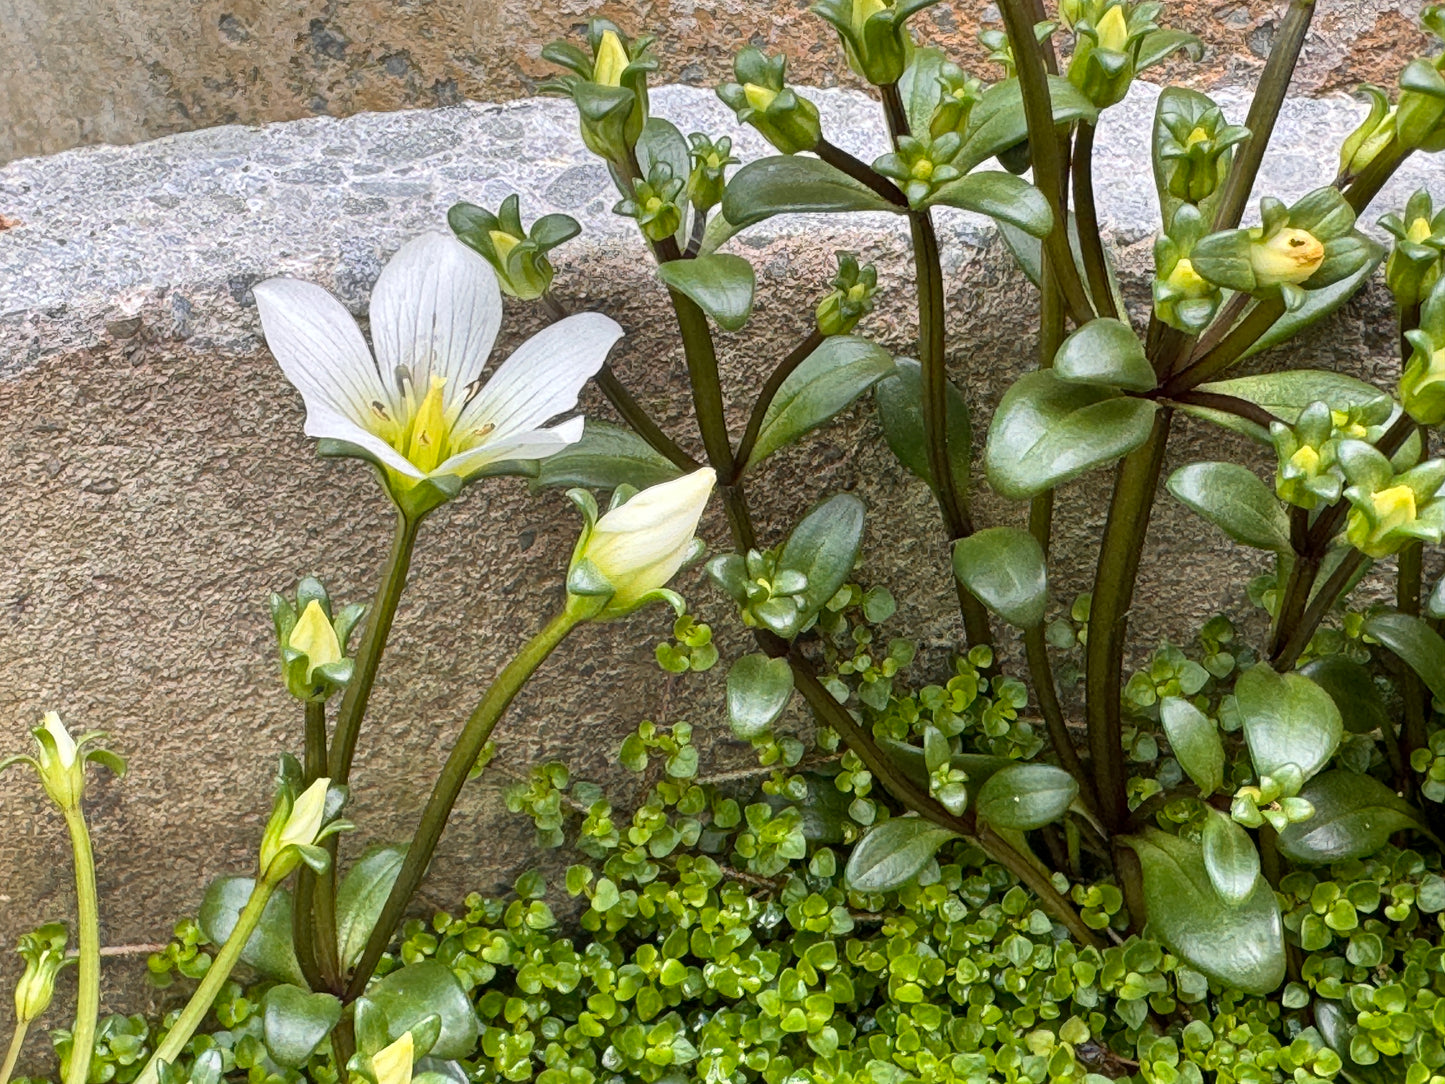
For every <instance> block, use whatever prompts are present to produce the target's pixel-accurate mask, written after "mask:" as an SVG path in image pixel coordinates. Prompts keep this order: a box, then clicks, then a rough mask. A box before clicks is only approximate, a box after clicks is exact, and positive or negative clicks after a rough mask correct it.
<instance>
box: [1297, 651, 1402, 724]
mask: <svg viewBox="0 0 1445 1084" xmlns="http://www.w3.org/2000/svg"><path fill="white" fill-rule="evenodd" d="M1300 673H1302V674H1303V675H1304V676H1305V677H1307V678H1309V679H1310V680H1311V681H1313V682H1314V683H1315V684H1316V685H1318V686H1319V687H1320V688H1321V689H1323V690H1324V691H1325V692H1327V693H1329V694H1330V699H1331V700H1333V701H1334V702H1335V707H1337V708H1339V709H1340V718H1342V719H1343V720H1344V723H1345V729H1346V730H1348V731H1349V732H1350V733H1351V734H1372V733H1374V732H1375V731H1377V730H1382V729H1383V728H1385V727H1387V726H1393V725H1394V724H1393V721H1392V720H1391V718H1390V713H1389V712H1388V711H1386V710H1385V701H1384V699H1383V698H1382V697H1381V696H1380V689H1379V687H1378V686H1377V685H1376V684H1375V679H1374V678H1373V677H1371V676H1370V672H1369V671H1368V670H1366V669H1365V668H1364V667H1363V666H1361V665H1360V664H1359V663H1357V662H1353V661H1351V660H1350V659H1347V658H1345V657H1344V656H1343V655H1322V656H1321V657H1320V658H1318V659H1314V660H1312V661H1311V662H1309V663H1308V664H1307V665H1305V666H1302V667H1300Z"/></svg>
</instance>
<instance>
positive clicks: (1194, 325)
mask: <svg viewBox="0 0 1445 1084" xmlns="http://www.w3.org/2000/svg"><path fill="white" fill-rule="evenodd" d="M1207 229H1208V226H1207V225H1206V224H1205V221H1204V217H1203V215H1201V214H1200V212H1199V208H1197V207H1195V206H1194V205H1193V204H1189V203H1186V204H1182V205H1181V206H1180V207H1179V209H1178V210H1176V211H1175V212H1174V217H1173V218H1172V219H1171V221H1170V224H1169V230H1168V232H1167V233H1164V234H1161V235H1160V236H1159V239H1158V240H1157V241H1155V242H1154V312H1155V313H1156V315H1158V317H1159V319H1160V320H1162V321H1164V322H1165V323H1166V324H1168V325H1169V326H1170V327H1173V328H1178V329H1179V330H1180V331H1183V332H1186V333H1188V334H1190V335H1197V334H1198V333H1199V332H1201V331H1202V330H1204V328H1206V327H1207V326H1208V325H1209V323H1210V321H1212V320H1213V319H1214V314H1215V313H1216V312H1218V311H1219V303H1220V301H1221V299H1222V298H1223V294H1222V292H1221V291H1220V289H1219V287H1217V286H1215V285H1214V284H1213V283H1211V282H1208V281H1206V280H1205V279H1204V278H1203V276H1201V275H1200V274H1199V272H1198V271H1196V270H1195V269H1194V262H1193V261H1192V260H1191V259H1190V253H1191V252H1192V250H1193V248H1194V245H1195V244H1196V243H1197V242H1198V241H1199V239H1200V238H1201V237H1203V236H1204V233H1205V231H1206V230H1207Z"/></svg>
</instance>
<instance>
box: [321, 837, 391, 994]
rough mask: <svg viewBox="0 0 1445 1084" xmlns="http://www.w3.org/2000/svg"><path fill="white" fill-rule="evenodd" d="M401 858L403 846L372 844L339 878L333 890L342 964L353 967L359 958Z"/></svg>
mask: <svg viewBox="0 0 1445 1084" xmlns="http://www.w3.org/2000/svg"><path fill="white" fill-rule="evenodd" d="M405 858H406V848H405V847H401V846H395V845H393V846H378V847H372V848H371V849H369V850H368V851H367V852H366V853H365V854H364V855H362V856H361V858H359V859H358V860H357V861H356V863H355V864H354V865H352V867H351V868H350V869H349V870H347V871H346V876H345V877H344V878H342V881H341V888H340V889H339V890H338V891H337V893H336V941H337V950H338V952H339V953H340V957H341V962H342V963H343V964H345V965H346V967H348V968H350V967H353V966H354V965H355V964H356V962H357V961H358V960H360V959H361V954H362V952H363V951H364V950H365V949H366V940H367V938H369V937H370V936H371V930H372V927H374V926H375V925H376V920H377V919H378V918H380V917H381V909H382V907H383V906H385V904H386V897H387V895H388V893H390V892H391V886H392V885H394V884H395V883H396V877H397V874H398V873H400V872H401V864H402V861H403V860H404V859H405Z"/></svg>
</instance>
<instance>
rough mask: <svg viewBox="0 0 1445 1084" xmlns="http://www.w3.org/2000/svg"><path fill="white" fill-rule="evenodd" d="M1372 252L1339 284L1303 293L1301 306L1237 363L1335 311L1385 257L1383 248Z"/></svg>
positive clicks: (1275, 344) (1376, 247)
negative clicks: (1303, 297)
mask: <svg viewBox="0 0 1445 1084" xmlns="http://www.w3.org/2000/svg"><path fill="white" fill-rule="evenodd" d="M1374 252H1375V254H1374V255H1373V257H1372V258H1371V259H1370V260H1368V261H1367V262H1366V263H1364V264H1362V265H1361V266H1360V267H1359V268H1358V269H1357V270H1356V271H1355V272H1354V273H1353V274H1351V275H1349V276H1347V277H1346V278H1343V279H1340V281H1339V282H1333V283H1331V284H1330V285H1328V286H1321V287H1320V288H1319V289H1317V290H1305V291H1304V296H1305V301H1304V304H1303V305H1301V306H1300V307H1299V308H1297V309H1295V310H1294V311H1293V312H1286V313H1285V314H1284V315H1283V316H1281V317H1280V318H1279V319H1278V320H1276V321H1275V322H1274V323H1273V324H1272V325H1270V329H1269V330H1268V331H1266V332H1265V333H1264V334H1263V335H1261V336H1260V337H1259V339H1258V341H1256V342H1255V344H1254V345H1253V346H1251V347H1250V348H1249V349H1248V350H1246V351H1245V352H1244V354H1243V355H1242V358H1241V360H1242V359H1243V358H1248V357H1253V356H1254V355H1255V354H1260V353H1263V352H1264V351H1266V350H1268V349H1270V348H1271V347H1274V346H1278V345H1279V344H1280V343H1282V342H1284V341H1286V340H1287V339H1292V338H1294V337H1295V336H1296V335H1298V334H1299V333H1300V332H1301V331H1303V330H1304V329H1305V328H1307V327H1309V326H1310V325H1311V324H1313V323H1316V322H1318V321H1320V320H1323V319H1324V318H1325V317H1326V316H1329V315H1330V314H1331V313H1333V312H1335V311H1337V310H1338V309H1339V308H1340V307H1341V306H1342V305H1344V303H1345V302H1346V301H1348V300H1349V299H1350V298H1352V297H1354V296H1355V294H1356V293H1357V292H1358V291H1359V289H1360V287H1362V286H1364V285H1365V283H1367V282H1368V281H1369V280H1370V276H1372V275H1373V274H1374V273H1375V268H1377V267H1379V266H1380V262H1381V261H1382V260H1383V259H1384V258H1385V250H1384V249H1383V248H1379V246H1374Z"/></svg>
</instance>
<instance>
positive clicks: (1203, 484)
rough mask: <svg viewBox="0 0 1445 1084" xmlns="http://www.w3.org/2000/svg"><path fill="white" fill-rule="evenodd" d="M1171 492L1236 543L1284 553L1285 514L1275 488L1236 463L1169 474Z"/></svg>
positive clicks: (1286, 539) (1286, 546) (1286, 536)
mask: <svg viewBox="0 0 1445 1084" xmlns="http://www.w3.org/2000/svg"><path fill="white" fill-rule="evenodd" d="M1167 485H1168V489H1169V492H1170V493H1172V494H1173V495H1174V498H1175V500H1177V501H1179V503H1180V504H1183V505H1184V506H1186V507H1187V508H1191V509H1193V510H1194V511H1195V512H1197V513H1199V514H1200V515H1201V516H1203V517H1204V518H1205V519H1207V520H1208V521H1209V522H1210V523H1212V524H1214V525H1215V526H1216V527H1218V528H1219V529H1220V530H1221V531H1223V532H1224V533H1225V534H1227V535H1228V536H1229V537H1230V538H1232V539H1234V540H1235V541H1236V542H1238V543H1240V544H1241V545H1245V546H1253V547H1254V548H1255V549H1261V550H1271V551H1273V552H1275V553H1285V552H1288V551H1289V549H1290V542H1289V516H1288V515H1287V514H1286V513H1285V510H1284V508H1283V507H1282V506H1281V505H1280V502H1279V500H1278V498H1276V497H1275V495H1274V490H1273V489H1272V488H1271V487H1269V486H1267V485H1265V483H1264V482H1262V481H1260V479H1259V476H1258V475H1256V474H1255V473H1254V472H1253V471H1252V470H1250V469H1249V468H1248V467H1241V466H1239V465H1238V464H1237V463H1191V464H1189V466H1187V467H1180V468H1179V469H1178V470H1177V471H1175V472H1174V473H1173V474H1171V475H1170V476H1169V481H1168V483H1167Z"/></svg>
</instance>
